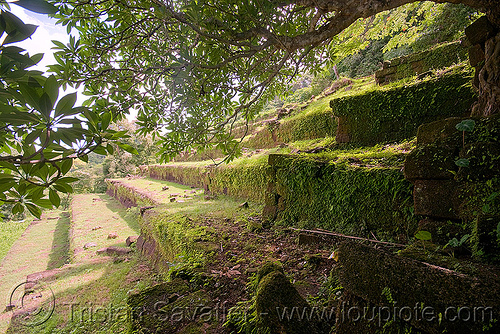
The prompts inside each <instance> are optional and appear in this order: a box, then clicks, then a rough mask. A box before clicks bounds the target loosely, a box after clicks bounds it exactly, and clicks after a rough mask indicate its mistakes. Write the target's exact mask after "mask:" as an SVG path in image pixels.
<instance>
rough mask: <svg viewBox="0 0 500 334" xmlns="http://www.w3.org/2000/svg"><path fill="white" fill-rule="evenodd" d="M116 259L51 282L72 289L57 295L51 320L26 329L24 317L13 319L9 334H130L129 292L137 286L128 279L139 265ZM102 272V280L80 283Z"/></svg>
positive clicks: (71, 271)
mask: <svg viewBox="0 0 500 334" xmlns="http://www.w3.org/2000/svg"><path fill="white" fill-rule="evenodd" d="M117 259H119V258H115V259H114V260H108V261H106V262H98V263H91V264H84V265H80V266H76V267H71V268H67V269H65V270H63V271H61V272H60V273H59V274H58V275H57V276H56V277H53V278H52V280H55V281H59V280H61V279H65V280H67V281H69V282H70V283H71V284H70V285H71V286H68V287H67V288H66V289H63V290H62V291H60V292H57V293H56V295H55V300H56V306H55V310H54V312H53V313H52V315H51V316H50V318H49V319H48V320H47V321H46V322H44V323H42V324H40V325H37V326H26V325H25V324H24V319H23V315H22V314H20V315H18V316H14V317H13V318H12V320H11V323H10V325H9V328H8V329H7V331H6V334H39V333H54V332H57V333H76V334H84V333H113V332H115V333H126V332H129V328H130V327H129V321H128V320H129V318H128V312H127V304H126V299H127V291H129V289H132V288H134V287H135V286H136V285H137V282H136V281H127V280H125V277H126V275H127V273H128V272H129V271H130V270H131V268H132V266H134V265H135V263H137V262H136V261H137V257H135V256H133V257H132V259H131V261H129V262H124V261H117ZM102 269H104V272H103V273H102V275H99V277H96V278H95V279H92V280H90V281H87V282H79V281H80V279H79V278H80V277H81V276H82V275H85V274H88V273H91V272H95V271H97V270H102ZM48 284H49V285H50V282H48Z"/></svg>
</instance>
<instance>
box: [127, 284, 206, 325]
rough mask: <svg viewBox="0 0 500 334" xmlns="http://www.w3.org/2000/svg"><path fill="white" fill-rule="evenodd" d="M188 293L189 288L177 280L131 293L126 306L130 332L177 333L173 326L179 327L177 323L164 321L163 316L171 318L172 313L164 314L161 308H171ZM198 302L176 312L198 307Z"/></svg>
mask: <svg viewBox="0 0 500 334" xmlns="http://www.w3.org/2000/svg"><path fill="white" fill-rule="evenodd" d="M189 292H190V290H189V286H188V285H187V284H186V283H185V282H184V281H183V280H182V279H179V278H177V279H174V280H172V281H170V282H165V283H160V284H157V285H154V286H151V287H148V288H146V289H144V290H142V291H139V292H135V293H131V294H130V295H129V296H128V298H127V304H128V306H129V310H130V323H131V325H132V330H135V331H137V330H139V329H140V330H141V332H145V333H177V332H178V331H177V330H176V328H175V327H174V326H179V324H178V323H177V322H176V323H174V324H172V323H171V322H170V321H165V320H164V319H165V316H167V317H168V316H171V314H172V313H170V314H168V313H166V312H165V311H166V310H164V309H163V307H167V306H173V305H172V304H174V303H175V302H176V301H178V300H179V296H189V295H190V293H189ZM181 300H185V299H184V298H182V299H181ZM199 302H200V300H199V301H195V302H193V304H192V305H190V304H189V303H188V304H187V305H184V307H182V308H181V307H179V309H178V311H177V312H179V310H183V311H184V310H186V309H187V307H189V306H194V305H196V306H198V305H199ZM158 306H160V307H158ZM175 306H179V305H177V304H176V305H175ZM202 306H206V305H202ZM167 319H169V318H167ZM179 320H180V321H178V322H181V321H182V319H179Z"/></svg>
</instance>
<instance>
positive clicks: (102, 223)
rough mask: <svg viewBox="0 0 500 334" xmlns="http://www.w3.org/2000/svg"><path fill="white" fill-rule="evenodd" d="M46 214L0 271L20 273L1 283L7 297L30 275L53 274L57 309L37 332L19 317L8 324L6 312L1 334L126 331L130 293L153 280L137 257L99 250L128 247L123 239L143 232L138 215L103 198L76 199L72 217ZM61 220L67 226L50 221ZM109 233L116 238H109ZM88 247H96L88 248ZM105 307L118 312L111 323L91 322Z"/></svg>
mask: <svg viewBox="0 0 500 334" xmlns="http://www.w3.org/2000/svg"><path fill="white" fill-rule="evenodd" d="M46 215H47V217H44V219H42V220H41V221H40V222H39V223H37V224H34V225H32V226H30V228H28V229H27V230H26V232H25V233H24V234H23V236H22V237H21V238H20V239H19V240H18V241H17V242H16V243H15V244H14V246H13V247H12V249H11V250H10V251H9V253H8V254H7V256H6V257H5V259H4V262H3V264H4V265H3V266H2V268H10V269H9V270H10V271H11V272H13V273H14V272H15V273H16V274H15V275H14V276H15V277H13V278H11V279H10V280H11V281H12V283H11V284H5V285H6V286H5V287H3V285H4V280H3V279H2V281H1V282H2V289H3V290H6V292H5V293H7V294H9V289H12V286H14V285H15V284H17V283H19V282H22V281H23V280H25V279H26V275H28V274H32V273H36V272H40V271H44V270H51V271H50V275H48V277H46V278H44V279H43V282H45V284H46V285H48V286H50V289H51V290H52V291H53V293H54V295H55V301H56V302H55V311H54V313H53V314H52V316H51V317H50V318H49V320H48V321H47V322H45V323H43V324H42V325H40V326H36V327H33V328H31V327H25V326H21V325H19V324H18V322H19V321H18V320H17V319H16V320H14V319H13V320H12V321H11V323H10V326H9V324H8V320H9V318H10V314H11V312H6V313H3V317H4V318H5V320H7V322H6V321H4V323H3V325H2V327H0V333H9V334H10V333H15V334H21V333H37V334H38V333H47V334H48V333H110V332H116V333H121V332H123V331H124V330H125V328H126V326H127V322H126V319H125V317H123V314H124V311H123V310H125V306H126V304H125V302H126V297H127V291H129V290H133V289H136V288H141V287H144V286H148V285H149V284H150V282H151V280H153V279H154V277H155V276H154V274H151V272H150V269H149V267H148V266H147V265H145V264H143V263H142V262H141V260H140V259H137V257H136V256H135V255H130V256H129V257H128V259H126V260H124V259H123V258H122V259H121V260H119V261H116V260H115V259H114V258H113V257H108V256H102V255H98V254H97V253H96V251H97V250H98V249H100V248H103V247H108V246H123V247H125V239H126V238H127V237H128V236H130V235H138V234H139V232H140V227H139V224H138V222H137V221H136V219H135V217H134V216H133V215H129V214H128V212H127V210H126V209H125V208H124V207H122V206H121V204H120V203H119V202H118V201H116V200H115V199H113V198H111V197H109V196H107V195H104V194H79V195H74V197H73V201H72V203H71V217H70V215H69V214H66V216H63V214H62V213H61V212H48V213H46ZM59 216H61V217H62V218H61V219H65V223H64V224H63V223H62V222H61V219H49V218H54V217H55V218H58V217H59ZM70 218H71V219H70ZM110 233H114V234H116V235H117V238H115V239H108V235H109V234H110ZM89 243H92V244H93V245H92V246H90V247H87V248H86V249H85V248H84V245H85V244H89ZM87 246H89V245H87ZM65 263H66V264H65ZM52 269H54V270H52ZM0 277H1V276H0ZM102 308H106V310H108V309H113V310H114V311H113V312H114V313H113V317H111V316H110V318H109V321H107V320H108V319H106V323H103V322H102V321H101V320H99V319H98V322H96V321H95V319H92V317H90V319H89V318H88V315H89V310H93V309H102ZM1 311H3V308H2V310H0V312H1ZM73 311H75V312H73ZM99 314H101V315H102V313H99ZM116 314H118V315H119V316H117V315H116ZM74 316H75V317H74ZM7 326H9V327H8V328H6V327H7ZM6 330H7V331H6Z"/></svg>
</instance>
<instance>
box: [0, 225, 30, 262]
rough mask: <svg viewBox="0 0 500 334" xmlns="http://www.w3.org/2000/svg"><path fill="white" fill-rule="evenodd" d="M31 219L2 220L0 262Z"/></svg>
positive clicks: (0, 227)
mask: <svg viewBox="0 0 500 334" xmlns="http://www.w3.org/2000/svg"><path fill="white" fill-rule="evenodd" d="M30 222H31V219H29V220H24V221H20V222H17V221H3V222H0V262H1V261H2V260H3V258H4V257H5V255H7V252H8V251H9V249H10V247H12V245H13V244H14V242H15V241H16V240H17V239H19V237H20V236H21V234H23V232H24V230H26V228H27V227H28V225H29V224H30Z"/></svg>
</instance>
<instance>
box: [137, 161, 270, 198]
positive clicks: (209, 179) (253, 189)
mask: <svg viewBox="0 0 500 334" xmlns="http://www.w3.org/2000/svg"><path fill="white" fill-rule="evenodd" d="M266 168H268V166H267V164H266V163H265V161H262V162H260V161H252V160H249V162H248V163H241V164H229V165H220V166H208V167H206V166H203V165H192V166H182V165H151V166H142V167H141V173H142V175H144V176H148V177H151V178H155V179H158V180H166V181H172V182H177V183H180V184H185V185H189V186H193V187H199V188H204V189H205V192H206V193H210V194H214V195H217V194H224V195H229V196H233V197H237V198H241V199H245V200H251V201H255V202H263V201H264V198H265V190H266V185H267V181H268V180H267V176H266Z"/></svg>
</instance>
